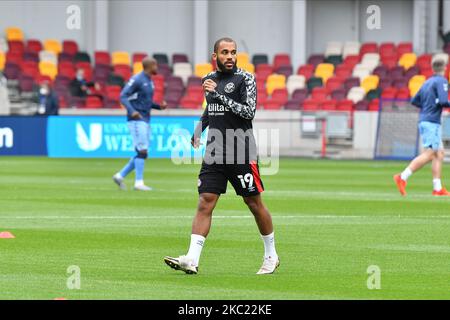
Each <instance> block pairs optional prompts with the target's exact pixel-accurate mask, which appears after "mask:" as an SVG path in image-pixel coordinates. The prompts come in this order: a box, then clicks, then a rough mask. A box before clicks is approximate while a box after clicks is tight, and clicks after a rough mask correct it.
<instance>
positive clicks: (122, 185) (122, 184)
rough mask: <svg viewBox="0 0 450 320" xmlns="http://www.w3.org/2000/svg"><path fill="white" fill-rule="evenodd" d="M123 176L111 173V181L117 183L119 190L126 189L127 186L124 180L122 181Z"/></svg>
mask: <svg viewBox="0 0 450 320" xmlns="http://www.w3.org/2000/svg"><path fill="white" fill-rule="evenodd" d="M123 180H124V179H123V178H122V177H121V176H119V174H117V173H116V174H115V175H113V181H114V183H115V184H117V185H118V186H119V188H120V190H127V186H126V185H125V182H123Z"/></svg>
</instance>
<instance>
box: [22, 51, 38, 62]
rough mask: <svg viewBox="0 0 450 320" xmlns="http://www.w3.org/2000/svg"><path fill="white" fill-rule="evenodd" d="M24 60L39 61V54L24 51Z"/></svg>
mask: <svg viewBox="0 0 450 320" xmlns="http://www.w3.org/2000/svg"><path fill="white" fill-rule="evenodd" d="M23 61H33V62H36V63H38V62H39V54H37V53H36V52H33V51H25V52H24V53H23Z"/></svg>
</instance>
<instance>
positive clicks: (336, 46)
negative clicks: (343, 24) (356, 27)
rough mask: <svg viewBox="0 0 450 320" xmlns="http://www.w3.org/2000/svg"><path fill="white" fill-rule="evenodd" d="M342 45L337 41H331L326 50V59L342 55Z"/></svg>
mask: <svg viewBox="0 0 450 320" xmlns="http://www.w3.org/2000/svg"><path fill="white" fill-rule="evenodd" d="M342 49H343V48H342V43H341V42H337V41H330V42H328V43H327V47H326V48H325V57H329V56H340V55H342Z"/></svg>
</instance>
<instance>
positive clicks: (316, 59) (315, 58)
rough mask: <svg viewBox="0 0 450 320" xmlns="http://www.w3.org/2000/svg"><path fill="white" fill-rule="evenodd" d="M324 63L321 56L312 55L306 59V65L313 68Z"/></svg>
mask: <svg viewBox="0 0 450 320" xmlns="http://www.w3.org/2000/svg"><path fill="white" fill-rule="evenodd" d="M324 61H325V56H324V55H323V54H313V55H311V56H309V58H308V62H307V63H308V64H311V65H313V66H314V68H315V67H316V66H317V65H318V64H319V63H323V62H324Z"/></svg>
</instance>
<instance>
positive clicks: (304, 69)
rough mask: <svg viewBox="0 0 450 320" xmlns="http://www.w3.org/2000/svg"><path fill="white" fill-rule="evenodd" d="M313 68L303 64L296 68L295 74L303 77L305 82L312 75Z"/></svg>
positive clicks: (310, 65)
mask: <svg viewBox="0 0 450 320" xmlns="http://www.w3.org/2000/svg"><path fill="white" fill-rule="evenodd" d="M314 69H315V67H314V66H313V65H312V64H304V65H301V66H300V67H298V69H297V74H298V75H302V76H304V77H305V80H308V79H309V78H311V77H312V76H313V75H314Z"/></svg>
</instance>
